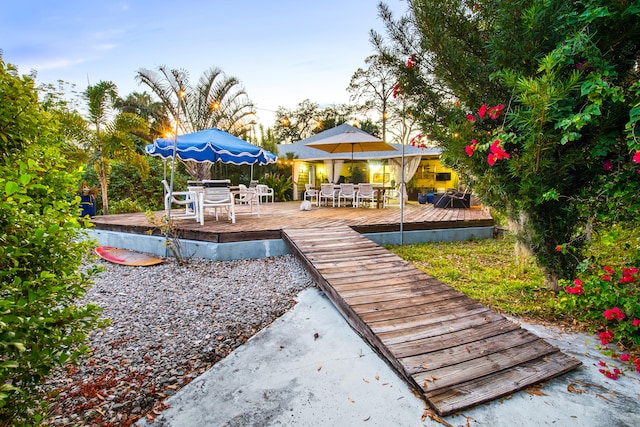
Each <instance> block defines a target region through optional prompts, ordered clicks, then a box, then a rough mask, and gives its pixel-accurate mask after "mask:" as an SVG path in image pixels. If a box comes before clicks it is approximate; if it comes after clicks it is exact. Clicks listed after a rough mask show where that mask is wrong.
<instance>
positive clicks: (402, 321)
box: [368, 298, 488, 334]
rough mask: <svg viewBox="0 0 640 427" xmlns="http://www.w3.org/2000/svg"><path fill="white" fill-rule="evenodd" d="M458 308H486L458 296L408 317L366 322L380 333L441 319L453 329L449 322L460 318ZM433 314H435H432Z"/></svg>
mask: <svg viewBox="0 0 640 427" xmlns="http://www.w3.org/2000/svg"><path fill="white" fill-rule="evenodd" d="M458 310H459V311H462V310H465V311H464V313H465V314H468V313H473V314H477V313H482V312H484V311H487V310H488V308H487V307H485V306H483V305H482V304H479V303H477V302H475V301H469V300H467V299H465V298H460V299H456V300H453V301H451V302H450V301H445V302H444V303H443V304H442V306H440V305H439V306H438V307H432V308H431V309H429V310H425V311H424V312H422V313H420V314H415V315H412V316H410V317H402V318H388V319H384V320H378V321H374V320H371V321H369V322H368V324H369V325H370V326H371V329H372V330H373V331H374V332H375V333H377V334H382V333H384V332H388V331H399V330H403V329H419V327H420V326H422V327H424V326H425V325H430V324H432V323H438V324H440V323H441V322H442V321H443V320H449V322H450V323H449V325H447V328H448V329H450V330H452V331H453V330H455V329H454V326H453V325H452V324H451V323H452V322H454V321H455V320H457V319H459V318H460V314H458V313H456V311H458ZM438 313H439V315H438ZM434 314H436V315H435V316H434Z"/></svg>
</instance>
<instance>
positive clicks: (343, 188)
mask: <svg viewBox="0 0 640 427" xmlns="http://www.w3.org/2000/svg"><path fill="white" fill-rule="evenodd" d="M341 200H344V205H345V206H347V200H351V206H352V207H354V208H355V207H356V206H357V205H356V190H355V187H354V185H353V184H345V183H343V184H340V191H339V192H338V207H340V201H341Z"/></svg>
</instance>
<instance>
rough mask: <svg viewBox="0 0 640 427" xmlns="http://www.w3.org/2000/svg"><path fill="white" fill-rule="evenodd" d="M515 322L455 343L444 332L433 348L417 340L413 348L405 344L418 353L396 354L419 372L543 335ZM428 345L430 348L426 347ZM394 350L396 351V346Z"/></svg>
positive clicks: (460, 361)
mask: <svg viewBox="0 0 640 427" xmlns="http://www.w3.org/2000/svg"><path fill="white" fill-rule="evenodd" d="M514 326H516V327H515V328H514V329H512V330H510V331H508V332H506V333H504V334H496V333H495V332H493V331H492V330H491V329H489V328H484V329H482V331H483V332H485V331H486V332H489V331H491V333H489V334H486V335H487V336H486V337H485V338H482V339H471V338H467V340H465V341H466V342H462V343H460V344H458V345H455V344H453V342H452V341H450V338H451V337H449V336H446V335H445V336H442V335H441V336H440V337H439V338H440V339H439V341H440V342H439V344H440V345H439V346H437V347H432V348H430V347H425V346H424V345H422V344H418V343H417V342H416V341H413V342H412V343H413V344H414V345H413V348H412V350H413V351H411V350H408V349H407V347H405V349H407V351H406V353H408V354H411V353H413V354H415V356H409V357H403V356H400V355H396V357H397V358H398V359H400V360H401V361H402V364H403V365H404V366H405V368H406V369H407V372H408V373H409V374H411V375H415V374H418V373H420V372H427V371H429V370H433V369H440V368H444V367H446V366H451V365H455V364H458V363H462V362H467V361H469V360H473V359H476V358H479V357H482V356H487V355H490V354H493V353H499V352H501V351H503V350H507V349H509V348H510V347H514V346H517V345H522V344H527V343H529V342H532V341H535V340H539V339H540V338H538V337H537V336H535V335H534V334H532V333H531V332H528V331H526V330H525V329H522V328H518V327H517V325H514ZM425 349H428V350H427V351H425ZM391 350H392V351H393V350H394V348H392V349H391ZM394 353H395V352H394Z"/></svg>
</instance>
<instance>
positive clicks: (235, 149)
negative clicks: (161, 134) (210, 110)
mask: <svg viewBox="0 0 640 427" xmlns="http://www.w3.org/2000/svg"><path fill="white" fill-rule="evenodd" d="M174 150H175V156H176V157H177V158H179V159H181V160H183V161H193V162H198V163H204V162H209V163H215V162H218V161H219V162H222V163H231V164H234V165H255V164H258V165H267V164H269V163H275V162H276V161H277V157H276V155H275V154H273V153H271V152H269V151H266V150H264V149H263V148H260V147H258V146H256V145H253V144H250V143H248V142H247V141H245V140H243V139H240V138H238V137H236V136H233V135H231V134H230V133H228V132H225V131H222V130H220V129H217V128H211V129H206V130H201V131H198V132H192V133H187V134H184V135H179V136H178V138H177V141H176V139H175V138H174V137H171V138H158V139H156V140H155V141H154V142H153V144H149V145H147V146H146V147H145V152H146V153H147V154H149V155H151V156H157V157H161V158H163V159H170V158H173V157H174Z"/></svg>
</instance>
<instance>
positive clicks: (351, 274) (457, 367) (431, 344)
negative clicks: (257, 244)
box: [282, 226, 580, 415]
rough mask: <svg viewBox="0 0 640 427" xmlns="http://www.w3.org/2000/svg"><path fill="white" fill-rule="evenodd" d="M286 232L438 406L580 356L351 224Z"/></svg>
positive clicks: (461, 402)
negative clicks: (567, 352)
mask: <svg viewBox="0 0 640 427" xmlns="http://www.w3.org/2000/svg"><path fill="white" fill-rule="evenodd" d="M282 238H283V239H284V240H285V241H286V242H287V244H288V245H289V246H290V248H291V250H292V252H293V253H295V254H296V255H297V256H298V258H299V259H300V260H301V261H302V262H303V264H304V265H305V267H306V268H307V270H308V271H309V273H310V274H311V275H312V276H313V278H314V279H315V281H316V283H318V285H319V286H320V288H321V289H322V290H323V291H324V292H325V294H326V295H327V296H328V297H329V298H330V299H331V300H332V301H333V303H334V304H335V305H336V307H337V308H338V309H339V311H340V312H341V313H342V315H343V316H344V317H345V319H346V320H347V321H348V322H349V324H350V325H351V326H352V327H353V328H354V329H355V330H356V331H357V332H358V333H359V334H360V335H361V336H362V337H364V338H365V339H366V340H367V341H368V342H369V344H370V345H371V346H372V347H373V348H374V349H375V350H376V351H377V352H378V353H379V354H380V355H381V356H382V357H384V358H385V359H386V360H387V361H388V363H389V364H391V365H392V366H393V367H394V368H395V369H396V370H397V372H398V373H399V374H400V375H401V376H402V377H404V378H405V380H406V381H408V382H409V383H410V384H411V385H412V386H413V387H414V388H415V389H416V390H417V391H419V392H420V393H421V394H422V395H423V396H424V398H425V400H426V401H427V402H428V403H429V404H430V405H431V406H432V407H433V408H434V409H435V410H436V411H437V412H438V413H439V414H440V415H447V414H450V413H453V412H455V411H458V410H461V409H464V408H468V407H471V406H474V405H477V404H480V403H483V402H487V401H489V400H492V399H495V398H498V397H501V396H505V395H508V394H510V393H513V392H515V391H518V390H521V389H523V388H525V387H527V386H530V385H532V384H535V383H538V382H541V381H545V380H548V379H550V378H553V377H555V376H557V375H560V374H563V373H565V372H568V371H570V370H572V369H574V368H576V367H578V366H579V365H580V362H579V361H578V360H576V359H574V358H572V357H569V356H566V355H565V354H563V353H561V352H560V351H559V350H558V349H557V348H555V347H553V346H551V345H550V344H548V343H546V342H545V341H543V340H542V339H540V338H538V337H537V336H536V335H534V334H532V333H530V332H528V331H526V330H525V329H522V328H520V326H519V325H517V324H515V323H513V322H511V321H509V320H508V319H506V318H505V317H504V316H502V315H500V314H499V313H497V312H495V311H493V310H491V309H489V308H487V307H485V306H483V305H482V304H480V303H478V302H476V301H474V300H472V299H471V298H468V297H467V296H465V295H464V294H462V293H460V292H457V291H455V290H453V289H452V288H450V287H449V286H446V285H444V284H443V283H442V282H439V281H438V280H436V279H434V278H432V277H430V276H428V275H427V274H425V273H424V272H422V271H421V270H419V269H417V268H415V267H413V266H411V265H410V264H409V263H407V262H406V261H404V260H403V259H401V258H400V257H398V256H396V255H394V254H392V253H390V252H389V251H387V250H386V249H384V248H382V247H381V246H379V245H377V244H375V243H373V242H372V241H371V240H369V239H367V238H366V237H363V236H361V235H360V234H359V233H358V232H356V231H354V230H352V229H351V228H349V227H347V226H326V227H325V226H323V227H321V228H306V229H301V228H285V229H284V230H283V233H282Z"/></svg>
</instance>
